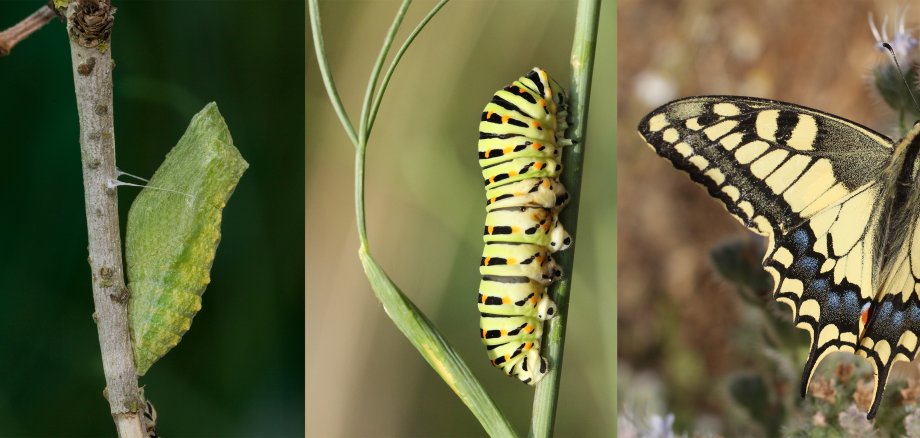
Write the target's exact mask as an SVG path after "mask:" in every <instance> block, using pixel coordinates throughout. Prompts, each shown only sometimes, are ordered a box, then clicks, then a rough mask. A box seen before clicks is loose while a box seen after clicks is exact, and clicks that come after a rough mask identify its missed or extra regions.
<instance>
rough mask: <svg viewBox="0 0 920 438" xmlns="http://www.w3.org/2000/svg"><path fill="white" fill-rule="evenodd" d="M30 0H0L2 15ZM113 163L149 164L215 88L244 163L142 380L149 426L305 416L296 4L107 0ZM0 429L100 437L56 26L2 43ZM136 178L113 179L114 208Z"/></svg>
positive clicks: (228, 428)
mask: <svg viewBox="0 0 920 438" xmlns="http://www.w3.org/2000/svg"><path fill="white" fill-rule="evenodd" d="M42 3H43V2H42V1H4V2H2V3H0V28H6V27H8V26H11V25H13V24H14V23H15V22H17V21H18V20H20V19H22V18H24V17H26V16H27V15H28V14H30V13H32V12H33V11H35V10H36V9H37V8H38V7H39V6H41V5H42ZM115 5H116V6H117V7H118V13H117V15H116V21H115V27H114V32H113V53H114V57H115V62H116V64H117V67H116V69H115V70H114V82H115V102H114V111H115V134H116V143H117V151H118V165H119V167H120V168H121V169H122V170H124V171H126V172H130V173H133V174H136V175H141V176H150V175H152V174H153V172H154V170H156V168H157V166H158V165H159V163H160V162H161V161H162V159H163V157H164V156H165V154H166V153H167V152H168V151H169V149H170V148H171V147H172V146H173V145H174V144H175V143H176V141H177V140H178V139H179V137H180V136H181V135H182V133H183V132H184V131H185V128H186V126H187V124H188V122H189V120H190V119H191V117H192V115H193V114H195V113H196V112H197V111H199V110H200V109H201V108H202V107H203V106H204V105H205V104H206V103H207V102H209V101H216V102H217V103H218V105H219V107H220V110H221V113H222V114H223V116H224V117H225V118H226V120H227V123H228V125H229V126H230V130H231V133H232V135H233V138H234V140H235V142H236V146H237V147H238V148H239V149H240V151H241V152H242V154H243V156H244V157H245V158H246V160H248V161H249V163H250V168H249V170H248V171H247V172H246V174H245V175H244V176H243V178H242V180H241V181H240V184H239V186H238V188H237V190H236V193H235V195H234V196H233V198H232V199H231V200H230V202H229V203H228V206H227V208H226V210H225V211H224V222H223V227H222V228H223V240H222V242H221V244H220V248H219V249H218V251H217V258H216V260H215V262H214V267H213V270H212V272H211V277H212V283H211V285H210V286H209V287H208V290H207V292H206V293H205V295H204V297H203V299H204V302H203V310H202V311H201V312H200V313H199V314H198V316H197V317H196V318H195V320H194V324H193V325H192V329H191V331H189V333H187V334H186V335H185V337H184V340H183V342H182V343H181V344H180V345H179V346H178V347H177V348H175V349H174V350H173V351H172V352H170V353H169V354H168V355H167V356H166V357H164V358H163V359H162V360H161V361H160V362H159V363H157V364H156V365H154V367H153V368H152V369H151V371H150V372H149V373H148V374H147V376H145V377H144V378H142V379H141V381H140V382H141V384H142V385H144V386H145V391H146V394H147V396H148V397H149V398H150V400H152V401H153V403H154V404H155V406H156V408H157V411H158V413H159V432H160V434H161V435H162V436H203V435H209V436H299V435H303V428H304V380H303V379H304V365H303V363H304V362H303V361H304V335H303V333H304V332H303V312H304V310H303V309H304V295H303V290H304V249H303V243H302V242H303V240H304V234H303V233H304V232H303V230H304V228H303V222H304V218H303V211H304V204H303V202H304V192H303V181H304V165H303V163H304V161H303V159H304V156H303V154H304V152H303V144H304V138H303V132H304V130H303V123H304V107H303V97H302V96H303V94H304V93H303V92H304V88H303V84H304V82H303V76H304V70H303V69H304V60H303V56H304V55H303V54H304V39H303V38H304V31H305V27H304V16H305V13H304V4H303V3H302V2H300V1H228V2H223V1H221V2H217V1H206V2H190V1H115ZM0 83H2V84H3V86H2V87H0V102H2V105H0V126H2V136H0V144H2V146H3V158H2V159H0V160H2V163H3V164H4V166H3V171H0V187H2V189H0V200H2V205H3V212H4V214H2V215H0V230H3V233H2V236H3V237H2V243H3V250H4V251H3V252H2V254H0V279H2V280H0V364H2V365H0V371H2V372H0V435H3V436H11V435H17V436H64V435H66V436H114V433H115V430H114V425H113V423H112V421H111V418H110V416H109V413H108V404H107V402H106V401H105V400H104V399H103V397H102V390H103V387H104V385H105V381H104V379H103V375H102V367H101V362H100V357H99V347H98V340H97V334H96V327H95V325H94V324H93V320H92V318H91V315H92V313H93V303H92V296H91V290H90V272H89V269H88V265H87V262H86V258H87V252H86V221H85V217H84V209H83V192H82V179H81V173H80V152H79V145H78V125H77V114H76V105H75V99H74V92H73V78H72V76H71V66H70V52H69V47H68V42H67V37H66V35H65V31H64V26H63V24H62V23H60V22H57V21H55V22H52V23H50V24H49V25H48V26H46V27H45V28H44V29H42V30H41V31H39V32H38V33H37V34H35V35H33V36H32V37H30V38H29V39H27V40H25V41H24V42H23V43H21V44H20V45H19V46H17V47H16V48H15V49H13V51H12V54H11V55H10V56H9V57H7V58H3V59H0ZM137 193H138V189H136V188H126V187H122V188H120V189H119V199H120V209H121V212H122V215H121V218H122V220H123V221H124V219H125V217H126V214H127V211H128V207H129V206H130V203H131V200H132V199H133V198H134V196H135V195H136V194H137Z"/></svg>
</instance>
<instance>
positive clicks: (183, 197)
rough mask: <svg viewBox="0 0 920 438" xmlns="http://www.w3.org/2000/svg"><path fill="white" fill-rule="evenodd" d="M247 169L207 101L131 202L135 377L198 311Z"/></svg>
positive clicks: (128, 256) (128, 240)
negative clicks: (225, 218)
mask: <svg viewBox="0 0 920 438" xmlns="http://www.w3.org/2000/svg"><path fill="white" fill-rule="evenodd" d="M247 167H249V164H248V163H246V161H245V160H243V157H242V156H240V152H239V151H238V150H237V149H236V147H234V146H233V139H232V138H231V137H230V131H229V130H228V129H227V125H226V123H224V119H223V117H221V115H220V112H218V110H217V105H216V104H214V103H210V104H208V105H207V106H206V107H205V108H204V109H203V110H201V112H199V113H198V114H196V115H195V117H193V118H192V121H191V123H190V124H189V127H188V129H187V130H186V131H185V134H184V135H183V136H182V138H181V139H180V140H179V143H178V144H177V145H176V147H174V148H173V149H172V151H170V152H169V154H168V155H166V159H165V160H164V161H163V164H161V165H160V167H159V169H157V171H156V173H154V175H153V178H151V179H150V183H149V184H148V187H147V188H145V189H144V190H142V191H141V193H140V194H139V195H138V196H137V198H136V199H135V200H134V203H133V204H132V205H131V210H130V211H129V213H128V227H127V232H126V233H125V260H126V264H127V268H128V280H129V283H128V289H130V290H131V295H130V297H131V298H130V301H129V303H128V319H129V323H130V326H131V338H132V341H133V344H134V362H135V366H136V367H137V373H138V375H141V376H143V375H144V374H145V373H146V372H147V370H148V369H150V366H151V365H153V363H154V362H156V361H157V360H158V359H159V358H160V357H162V356H163V355H164V354H166V352H168V351H169V350H170V349H172V348H173V347H175V346H176V345H177V344H178V343H179V340H180V339H181V338H182V335H183V334H185V332H186V331H188V329H189V327H191V324H192V318H193V317H194V316H195V314H197V313H198V311H199V310H201V294H203V293H204V289H205V287H207V285H208V283H209V282H210V281H211V277H210V271H211V263H213V261H214V253H215V251H217V244H218V243H219V242H220V221H221V212H222V210H223V209H224V206H225V205H226V203H227V200H228V199H229V198H230V195H231V194H233V189H234V188H236V184H237V182H239V180H240V177H242V176H243V172H244V171H245V170H246V168H247Z"/></svg>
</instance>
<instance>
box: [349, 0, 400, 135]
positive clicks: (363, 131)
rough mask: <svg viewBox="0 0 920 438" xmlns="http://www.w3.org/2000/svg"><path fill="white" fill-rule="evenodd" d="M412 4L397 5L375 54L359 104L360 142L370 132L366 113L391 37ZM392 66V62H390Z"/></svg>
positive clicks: (368, 109) (382, 86)
mask: <svg viewBox="0 0 920 438" xmlns="http://www.w3.org/2000/svg"><path fill="white" fill-rule="evenodd" d="M411 4H412V0H403V2H402V5H400V7H399V11H397V12H396V18H394V19H393V24H391V25H390V31H389V32H387V36H386V37H385V38H384V39H383V47H381V48H380V53H379V54H378V55H377V61H376V62H375V63H374V69H373V70H371V77H370V79H368V81H367V90H366V91H365V92H364V104H363V105H361V121H360V123H361V125H360V128H359V132H358V136H359V137H358V141H359V142H360V143H362V144H367V136H368V135H369V134H370V128H368V123H367V122H368V113H370V107H371V96H373V95H374V87H376V86H377V78H379V77H380V69H382V68H383V62H384V61H386V59H387V54H388V53H390V47H391V46H392V45H393V37H395V36H396V31H398V30H399V26H400V25H401V24H402V21H403V18H405V16H406V12H407V11H408V10H409V5H411ZM393 61H394V62H398V61H399V60H398V59H394V60H393ZM391 66H392V64H391ZM383 90H386V85H385V84H382V85H381V86H380V93H378V94H383Z"/></svg>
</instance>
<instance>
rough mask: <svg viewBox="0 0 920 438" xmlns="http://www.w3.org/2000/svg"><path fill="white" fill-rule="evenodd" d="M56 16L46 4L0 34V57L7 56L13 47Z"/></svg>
mask: <svg viewBox="0 0 920 438" xmlns="http://www.w3.org/2000/svg"><path fill="white" fill-rule="evenodd" d="M56 16H57V14H56V13H55V12H54V9H53V8H51V6H50V5H47V4H46V5H43V6H42V7H40V8H38V10H37V11H35V12H33V13H32V15H29V16H28V17H26V18H24V19H23V20H22V21H20V22H19V23H16V24H15V25H13V26H12V27H10V28H9V29H6V30H4V31H3V32H0V56H6V55H9V54H10V51H11V50H13V47H16V44H19V42H20V41H22V40H24V39H26V38H27V37H28V36H29V35H32V33H33V32H35V31H37V30H39V29H41V28H42V27H44V26H45V25H46V24H48V22H49V21H51V20H53V19H54V17H56Z"/></svg>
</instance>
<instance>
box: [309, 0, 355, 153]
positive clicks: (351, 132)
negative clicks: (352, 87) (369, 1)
mask: <svg viewBox="0 0 920 438" xmlns="http://www.w3.org/2000/svg"><path fill="white" fill-rule="evenodd" d="M307 6H308V7H309V9H310V29H311V31H312V33H313V48H314V49H315V50H316V63H317V64H319V73H320V75H322V77H323V84H324V85H325V86H326V93H327V94H329V102H331V103H332V108H333V109H335V113H336V115H338V116H339V121H340V122H342V127H343V128H345V134H347V135H348V139H349V140H351V143H352V144H353V145H355V147H356V148H357V147H358V136H357V135H356V134H355V128H354V126H353V125H352V124H351V120H349V119H348V113H346V112H345V106H344V105H342V99H341V98H340V97H339V92H338V90H337V89H336V88H335V81H333V80H332V73H331V72H330V70H329V61H328V60H327V59H326V47H325V45H324V44H323V27H322V25H320V19H319V4H318V3H317V0H309V1H308V2H307Z"/></svg>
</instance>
